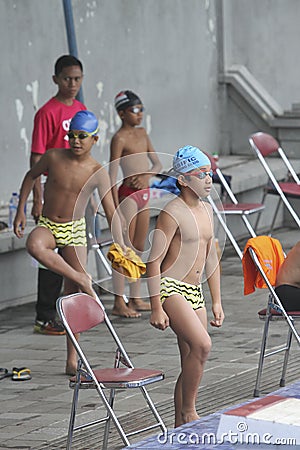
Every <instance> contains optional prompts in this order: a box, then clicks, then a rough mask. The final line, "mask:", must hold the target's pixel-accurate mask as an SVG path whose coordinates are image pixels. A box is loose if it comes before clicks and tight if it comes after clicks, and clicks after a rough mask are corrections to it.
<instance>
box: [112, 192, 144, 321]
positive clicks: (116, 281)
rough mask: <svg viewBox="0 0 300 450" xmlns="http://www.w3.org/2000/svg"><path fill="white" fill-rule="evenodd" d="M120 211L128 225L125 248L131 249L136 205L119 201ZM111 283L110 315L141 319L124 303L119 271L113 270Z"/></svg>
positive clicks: (124, 200) (122, 283) (121, 274)
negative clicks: (130, 233) (112, 296)
mask: <svg viewBox="0 0 300 450" xmlns="http://www.w3.org/2000/svg"><path fill="white" fill-rule="evenodd" d="M120 209H121V212H122V214H123V215H124V218H125V220H126V223H127V224H128V228H127V230H126V233H125V243H126V245H127V246H129V247H132V243H131V241H130V235H129V230H130V228H131V220H132V219H133V221H134V222H135V216H136V213H137V204H136V202H135V201H134V200H133V199H131V198H129V197H125V198H124V199H120ZM112 281H113V291H114V296H115V299H114V306H113V309H112V314H113V315H115V316H121V317H127V318H137V317H141V314H140V313H138V312H137V311H136V310H135V309H134V308H132V307H131V306H130V305H129V304H128V305H127V304H126V302H125V301H124V297H123V294H124V290H125V277H124V275H123V273H122V271H121V270H120V271H117V270H113V273H112Z"/></svg>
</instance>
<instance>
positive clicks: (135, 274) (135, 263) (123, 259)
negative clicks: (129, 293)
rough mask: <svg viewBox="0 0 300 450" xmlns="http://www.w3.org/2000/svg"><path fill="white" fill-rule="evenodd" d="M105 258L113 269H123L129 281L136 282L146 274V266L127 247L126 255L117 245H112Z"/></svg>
mask: <svg viewBox="0 0 300 450" xmlns="http://www.w3.org/2000/svg"><path fill="white" fill-rule="evenodd" d="M107 257H108V259H109V260H110V261H111V265H112V267H113V268H114V269H117V268H119V267H122V268H123V271H124V275H125V276H126V277H128V278H129V281H136V280H137V279H138V278H140V276H141V275H142V274H144V273H145V272H146V264H144V263H143V261H142V260H141V258H140V257H139V256H138V255H137V254H136V253H135V252H134V251H133V250H132V249H131V248H129V247H127V251H126V254H124V252H123V250H122V248H121V246H120V245H119V244H112V245H111V246H110V247H109V251H108V253H107Z"/></svg>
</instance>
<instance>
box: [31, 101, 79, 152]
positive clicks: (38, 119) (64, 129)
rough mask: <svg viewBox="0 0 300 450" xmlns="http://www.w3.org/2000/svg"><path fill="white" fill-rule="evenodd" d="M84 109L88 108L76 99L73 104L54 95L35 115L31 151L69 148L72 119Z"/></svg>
mask: <svg viewBox="0 0 300 450" xmlns="http://www.w3.org/2000/svg"><path fill="white" fill-rule="evenodd" d="M82 110H86V107H85V105H84V104H83V103H81V102H79V101H78V100H76V99H74V100H73V105H71V106H68V105H65V104H64V103H61V102H59V101H58V100H56V98H54V97H53V98H51V99H50V100H49V101H48V102H47V103H45V104H44V106H42V107H41V108H40V109H39V110H38V111H37V113H36V115H35V117H34V125H33V131H32V144H31V153H39V154H40V155H43V154H44V153H45V152H46V150H48V149H49V148H69V139H68V136H67V133H68V131H69V127H70V122H71V119H72V118H73V116H74V115H75V114H76V113H77V112H78V111H82Z"/></svg>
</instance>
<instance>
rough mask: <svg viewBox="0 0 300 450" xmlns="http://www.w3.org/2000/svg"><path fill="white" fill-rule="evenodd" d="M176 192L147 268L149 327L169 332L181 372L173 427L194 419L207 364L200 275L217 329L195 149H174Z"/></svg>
mask: <svg viewBox="0 0 300 450" xmlns="http://www.w3.org/2000/svg"><path fill="white" fill-rule="evenodd" d="M173 171H174V172H175V174H176V177H177V182H178V186H179V188H180V194H179V195H178V197H176V198H175V199H174V200H171V201H170V202H169V203H168V204H167V205H166V206H165V207H164V208H163V210H162V211H161V212H160V214H159V216H158V219H157V223H156V228H155V230H154V234H153V240H152V248H151V253H150V257H149V262H148V264H147V277H148V278H147V281H148V288H149V293H150V301H151V309H152V312H151V317H150V323H151V325H152V326H154V327H156V328H158V329H160V330H165V329H166V328H167V327H168V326H170V327H171V328H172V330H173V331H174V333H175V334H176V336H177V342H178V346H179V351H180V360H181V373H180V375H179V377H178V379H177V383H176V387H175V393H174V402H175V427H178V426H180V425H182V424H184V423H187V422H191V421H193V420H196V419H197V418H198V417H199V416H198V414H197V411H196V398H197V393H198V388H199V385H200V382H201V378H202V375H203V370H204V366H205V363H206V361H207V358H208V355H209V352H210V348H211V339H210V337H209V334H208V332H207V313H206V306H205V299H204V296H203V292H202V282H203V281H204V276H205V274H206V279H207V282H208V286H209V290H210V294H211V299H212V312H213V316H214V317H213V319H212V320H211V321H210V324H211V325H212V326H214V327H220V326H221V325H222V322H223V319H224V313H223V309H222V304H221V291H220V268H219V261H218V255H217V251H216V245H215V242H214V240H215V239H214V226H213V211H212V208H211V206H210V204H209V203H207V202H206V201H203V199H204V198H205V197H207V196H208V195H209V193H210V190H211V187H212V171H211V167H210V161H209V159H208V157H207V156H206V155H205V154H204V153H203V152H202V151H201V150H200V149H199V148H197V147H194V146H190V145H187V146H185V147H182V148H180V149H179V150H178V151H177V153H176V154H175V156H174V158H173Z"/></svg>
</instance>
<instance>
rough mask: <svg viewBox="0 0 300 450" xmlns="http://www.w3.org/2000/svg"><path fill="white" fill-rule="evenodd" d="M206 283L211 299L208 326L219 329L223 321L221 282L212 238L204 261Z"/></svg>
mask: <svg viewBox="0 0 300 450" xmlns="http://www.w3.org/2000/svg"><path fill="white" fill-rule="evenodd" d="M206 275H207V283H208V286H209V290H210V295H211V299H212V311H213V315H214V320H211V322H210V324H211V325H212V326H213V327H220V326H221V325H222V323H223V320H224V312H223V308H222V302H221V282H220V263H219V260H218V254H217V249H216V243H215V239H214V238H212V239H211V240H210V242H209V243H208V255H207V259H206Z"/></svg>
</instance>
